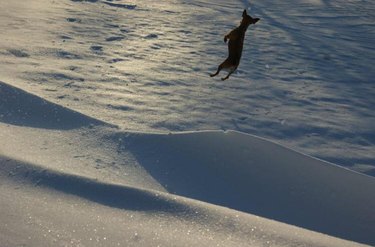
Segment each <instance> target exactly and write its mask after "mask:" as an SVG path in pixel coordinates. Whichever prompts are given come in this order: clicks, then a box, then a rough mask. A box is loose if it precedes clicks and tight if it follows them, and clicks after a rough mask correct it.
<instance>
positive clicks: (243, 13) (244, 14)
mask: <svg viewBox="0 0 375 247" xmlns="http://www.w3.org/2000/svg"><path fill="white" fill-rule="evenodd" d="M245 16H247V12H246V9H245V10H244V11H243V12H242V17H245Z"/></svg>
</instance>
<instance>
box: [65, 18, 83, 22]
mask: <svg viewBox="0 0 375 247" xmlns="http://www.w3.org/2000/svg"><path fill="white" fill-rule="evenodd" d="M66 20H67V21H68V22H81V20H80V19H77V18H70V17H69V18H66Z"/></svg>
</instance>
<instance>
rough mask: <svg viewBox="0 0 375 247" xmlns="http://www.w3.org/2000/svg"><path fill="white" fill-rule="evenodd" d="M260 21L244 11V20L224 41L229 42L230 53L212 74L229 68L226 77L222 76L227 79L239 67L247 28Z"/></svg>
mask: <svg viewBox="0 0 375 247" xmlns="http://www.w3.org/2000/svg"><path fill="white" fill-rule="evenodd" d="M258 21H259V18H252V17H251V16H249V15H248V14H247V13H246V10H244V11H243V13H242V21H241V24H240V26H238V27H237V28H235V29H233V30H232V31H231V32H230V33H229V34H227V35H225V37H224V42H225V43H226V42H227V40H228V39H229V42H228V51H229V55H228V58H227V59H225V61H224V62H223V63H222V64H220V65H219V67H218V68H217V71H216V73H215V74H211V75H210V76H211V77H213V76H216V75H217V74H219V72H220V71H221V70H222V69H226V70H229V73H228V75H227V76H226V77H224V78H221V79H222V80H226V79H228V78H229V76H230V75H231V74H232V73H233V72H234V71H235V70H236V69H237V67H238V65H239V64H240V60H241V55H242V49H243V42H244V39H245V33H246V30H247V28H248V27H249V26H250V25H251V24H255V23H257V22H258Z"/></svg>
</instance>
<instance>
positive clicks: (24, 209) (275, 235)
mask: <svg viewBox="0 0 375 247" xmlns="http://www.w3.org/2000/svg"><path fill="white" fill-rule="evenodd" d="M0 95H1V103H2V107H0V116H1V118H0V121H1V122H0V130H1V131H0V164H1V166H0V177H1V183H0V195H1V198H2V200H1V202H0V205H1V207H0V208H1V221H2V222H4V224H3V226H2V227H1V228H0V238H1V241H2V243H6V244H8V245H11V246H13V245H17V244H22V243H27V245H29V246H39V245H41V244H42V245H43V243H50V244H52V245H53V244H54V243H56V242H58V243H60V244H61V243H68V245H74V244H77V243H79V244H82V245H89V246H93V245H96V246H116V245H118V244H119V245H125V246H132V245H138V246H139V245H140V244H141V245H142V246H155V245H158V244H160V245H179V246H192V245H197V244H198V245H201V244H202V243H205V245H208V246H211V245H212V246H215V245H217V244H219V245H220V244H221V245H223V246H248V245H249V243H250V244H251V245H252V246H263V245H272V246H304V245H305V246H311V245H316V246H319V245H321V246H351V245H355V244H354V243H352V242H347V241H343V240H339V239H336V238H332V237H328V236H326V235H322V234H318V233H316V232H311V231H308V230H304V229H302V228H307V229H310V230H314V231H317V232H321V233H325V234H329V235H333V236H336V237H340V238H344V239H348V240H352V241H356V242H361V243H367V244H374V237H373V236H374V235H375V234H374V229H375V228H374V226H375V223H374V222H375V220H374V214H373V208H374V207H375V199H374V197H373V194H374V189H375V180H374V178H372V177H369V176H366V175H363V174H359V173H355V172H352V171H350V170H346V169H343V168H341V167H338V166H335V165H333V164H330V163H326V162H324V161H321V160H317V159H314V158H312V157H309V156H306V155H303V154H300V153H298V152H295V151H293V150H290V149H288V148H285V147H283V146H280V145H278V144H276V143H273V142H270V141H268V140H265V139H261V138H258V137H255V136H251V135H247V134H243V133H239V132H233V131H228V132H222V131H207V132H187V133H170V134H148V133H130V132H122V131H120V130H118V129H116V128H112V127H110V126H107V124H105V123H102V122H100V121H97V120H95V119H92V118H90V117H86V116H84V115H82V114H79V113H76V112H73V111H71V110H69V109H67V108H64V107H61V106H58V105H55V104H52V103H50V102H48V101H45V100H43V99H40V98H38V97H37V96H34V95H31V94H28V93H27V92H25V91H22V90H20V89H17V88H14V87H12V86H9V85H7V84H5V83H1V84H0ZM19 96H22V97H21V98H22V100H20V97H19ZM36 112H37V113H36ZM35 114H39V115H35ZM56 119H60V120H59V121H57V120H56ZM38 123H40V124H38ZM73 123H74V124H73ZM66 126H69V128H67V127H66ZM95 126H96V127H95ZM35 136H38V138H34V137H35ZM66 136H67V137H68V138H65V137H66ZM52 140H53V141H52ZM28 142H31V143H33V144H32V145H29V144H28ZM46 142H47V143H49V144H48V145H47V147H46V146H44V145H43V144H44V143H46ZM67 142H69V145H68V144H67ZM24 145H27V146H28V148H26V147H25V146H24ZM77 150H78V152H79V153H81V155H82V156H85V158H82V157H78V155H76V154H75V153H74V152H75V151H77ZM90 150H91V151H92V152H91V153H90V152H89V151H90ZM101 152H102V153H101ZM86 153H87V154H86ZM77 157H78V158H77ZM98 157H100V158H98ZM104 159H105V160H104ZM104 161H105V162H104ZM99 165H101V166H100V167H99ZM99 168H100V169H99ZM121 169H122V170H121ZM129 174H130V175H129ZM30 202H31V203H30ZM223 206H224V207H223ZM83 212H85V213H83ZM254 215H259V216H262V218H260V217H256V216H254ZM134 218H136V219H138V220H134ZM266 218H269V219H272V220H269V219H266ZM93 219H97V220H94V221H93ZM273 220H277V221H279V222H276V221H273ZM22 222H27V224H26V225H23V224H22ZM280 222H284V223H288V224H291V225H295V226H299V227H302V228H297V227H293V226H290V225H286V224H283V223H280ZM21 226H22V227H21ZM17 227H21V228H22V229H23V230H22V231H21V232H18V231H17V229H18V228H17ZM94 229H96V230H94ZM176 229H178V231H177V232H176ZM187 232H188V233H189V234H186V233H187ZM52 233H53V234H52ZM66 241H67V242H66Z"/></svg>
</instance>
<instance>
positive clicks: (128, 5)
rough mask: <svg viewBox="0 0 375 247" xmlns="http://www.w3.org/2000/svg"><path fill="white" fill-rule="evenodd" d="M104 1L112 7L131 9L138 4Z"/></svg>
mask: <svg viewBox="0 0 375 247" xmlns="http://www.w3.org/2000/svg"><path fill="white" fill-rule="evenodd" d="M103 3H104V4H107V5H108V6H111V7H116V8H122V9H130V10H131V9H135V7H137V5H133V4H121V3H112V1H104V2H103Z"/></svg>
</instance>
